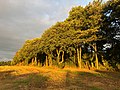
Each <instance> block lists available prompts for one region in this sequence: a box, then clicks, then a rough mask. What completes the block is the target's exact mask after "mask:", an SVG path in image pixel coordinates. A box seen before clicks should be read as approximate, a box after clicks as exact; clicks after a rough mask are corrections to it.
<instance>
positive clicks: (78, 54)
mask: <svg viewBox="0 0 120 90" xmlns="http://www.w3.org/2000/svg"><path fill="white" fill-rule="evenodd" d="M77 58H78V67H80V53H79V49H78V48H77Z"/></svg>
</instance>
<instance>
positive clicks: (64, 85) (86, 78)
mask: <svg viewBox="0 0 120 90" xmlns="http://www.w3.org/2000/svg"><path fill="white" fill-rule="evenodd" d="M0 90H120V72H109V71H93V70H85V69H84V70H79V69H74V68H65V69H58V68H55V67H54V68H53V67H48V68H46V67H42V68H39V67H33V66H0Z"/></svg>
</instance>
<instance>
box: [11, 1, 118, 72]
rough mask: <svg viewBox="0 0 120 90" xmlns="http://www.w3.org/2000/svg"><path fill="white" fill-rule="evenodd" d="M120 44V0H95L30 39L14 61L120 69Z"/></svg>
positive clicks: (19, 63)
mask: <svg viewBox="0 0 120 90" xmlns="http://www.w3.org/2000/svg"><path fill="white" fill-rule="evenodd" d="M119 44H120V0H109V1H107V2H105V3H103V2H102V0H94V1H93V2H90V3H89V4H88V5H86V6H85V7H82V6H76V7H73V8H72V9H71V10H70V12H69V16H68V17H67V18H66V19H65V20H64V21H62V22H57V23H56V24H54V25H52V26H51V27H50V28H48V29H47V30H45V32H44V33H43V34H42V36H41V37H38V38H34V39H32V40H27V41H26V42H25V43H24V45H23V46H22V47H21V48H20V49H19V50H18V51H17V52H16V54H15V56H14V58H13V60H12V64H13V65H35V66H41V67H43V66H57V67H60V68H64V67H67V66H69V67H78V68H80V69H81V68H88V69H91V68H96V69H100V68H112V69H115V70H118V69H119V68H118V66H119V64H120V53H119V51H120V45H119Z"/></svg>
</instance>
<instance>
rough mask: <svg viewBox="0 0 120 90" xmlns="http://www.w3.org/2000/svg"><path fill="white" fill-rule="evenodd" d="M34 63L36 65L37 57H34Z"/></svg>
mask: <svg viewBox="0 0 120 90" xmlns="http://www.w3.org/2000/svg"><path fill="white" fill-rule="evenodd" d="M34 65H35V66H36V65H37V57H35V62H34Z"/></svg>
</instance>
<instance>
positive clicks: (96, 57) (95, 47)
mask: <svg viewBox="0 0 120 90" xmlns="http://www.w3.org/2000/svg"><path fill="white" fill-rule="evenodd" d="M94 49H95V59H96V67H97V69H99V65H98V64H99V63H98V56H97V46H96V43H95V46H94Z"/></svg>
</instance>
